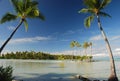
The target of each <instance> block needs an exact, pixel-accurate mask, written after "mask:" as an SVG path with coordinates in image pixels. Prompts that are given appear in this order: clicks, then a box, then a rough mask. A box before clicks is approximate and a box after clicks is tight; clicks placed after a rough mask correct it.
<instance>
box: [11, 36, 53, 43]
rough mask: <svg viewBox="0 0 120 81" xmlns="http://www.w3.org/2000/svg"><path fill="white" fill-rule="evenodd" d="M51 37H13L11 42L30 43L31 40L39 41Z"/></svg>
mask: <svg viewBox="0 0 120 81" xmlns="http://www.w3.org/2000/svg"><path fill="white" fill-rule="evenodd" d="M50 39H51V38H49V37H40V36H37V37H31V38H17V39H12V40H11V41H10V42H9V44H19V43H26V42H27V43H29V42H37V41H47V40H50Z"/></svg>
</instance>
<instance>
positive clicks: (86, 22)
mask: <svg viewBox="0 0 120 81" xmlns="http://www.w3.org/2000/svg"><path fill="white" fill-rule="evenodd" d="M93 19H94V15H92V16H89V17H87V18H86V19H85V20H84V25H85V27H87V28H89V27H90V25H91V22H92V21H93Z"/></svg>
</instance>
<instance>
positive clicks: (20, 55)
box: [0, 51, 92, 61]
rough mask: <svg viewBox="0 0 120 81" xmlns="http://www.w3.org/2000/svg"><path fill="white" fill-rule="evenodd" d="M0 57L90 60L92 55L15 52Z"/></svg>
mask: <svg viewBox="0 0 120 81" xmlns="http://www.w3.org/2000/svg"><path fill="white" fill-rule="evenodd" d="M0 58H1V59H38V60H71V59H72V60H80V61H92V56H73V55H52V54H48V53H43V52H34V51H31V52H28V51H25V52H16V53H13V52H11V53H7V54H2V56H1V57H0Z"/></svg>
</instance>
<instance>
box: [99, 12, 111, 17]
mask: <svg viewBox="0 0 120 81" xmlns="http://www.w3.org/2000/svg"><path fill="white" fill-rule="evenodd" d="M99 15H100V16H103V17H111V16H110V15H109V14H108V13H105V12H99Z"/></svg>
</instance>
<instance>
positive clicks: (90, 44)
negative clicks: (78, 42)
mask: <svg viewBox="0 0 120 81" xmlns="http://www.w3.org/2000/svg"><path fill="white" fill-rule="evenodd" d="M89 46H90V49H91V56H92V42H90V43H89Z"/></svg>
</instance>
